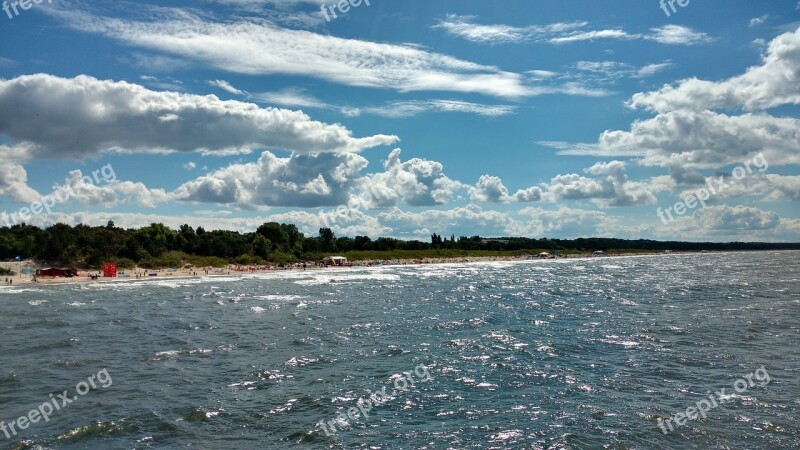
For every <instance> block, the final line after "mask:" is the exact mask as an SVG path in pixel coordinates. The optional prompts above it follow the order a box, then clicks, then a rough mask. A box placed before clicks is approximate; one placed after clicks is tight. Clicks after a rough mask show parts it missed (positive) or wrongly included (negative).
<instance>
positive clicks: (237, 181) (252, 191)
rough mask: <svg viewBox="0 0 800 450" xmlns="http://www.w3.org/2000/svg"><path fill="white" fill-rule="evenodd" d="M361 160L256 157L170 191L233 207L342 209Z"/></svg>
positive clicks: (180, 196)
mask: <svg viewBox="0 0 800 450" xmlns="http://www.w3.org/2000/svg"><path fill="white" fill-rule="evenodd" d="M367 164H368V163H367V160H366V159H365V158H363V157H362V156H360V155H357V154H353V153H318V154H292V155H291V156H289V157H287V158H279V157H277V156H275V155H274V154H272V153H270V152H264V153H262V155H261V157H260V158H259V159H258V161H257V162H254V163H245V164H232V165H230V166H228V167H225V168H222V169H219V170H216V171H214V172H211V173H209V174H207V175H204V176H201V177H199V178H196V179H194V180H191V181H188V182H186V183H184V184H183V185H181V186H179V187H178V188H177V189H176V190H175V192H174V193H173V195H174V197H175V198H176V199H177V200H181V201H185V202H196V203H217V204H222V205H235V206H238V207H240V208H244V209H262V208H263V207H267V206H291V207H303V208H310V207H320V206H338V205H345V204H347V203H348V201H349V200H350V192H351V190H352V189H353V188H354V187H355V186H356V183H357V180H358V178H357V176H358V174H359V173H360V172H361V170H362V169H364V168H365V167H367Z"/></svg>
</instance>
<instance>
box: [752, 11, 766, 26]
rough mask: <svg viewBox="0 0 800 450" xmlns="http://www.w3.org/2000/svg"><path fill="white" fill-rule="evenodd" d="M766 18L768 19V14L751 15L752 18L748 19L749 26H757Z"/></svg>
mask: <svg viewBox="0 0 800 450" xmlns="http://www.w3.org/2000/svg"><path fill="white" fill-rule="evenodd" d="M767 19H769V14H764V15H763V16H761V17H753V18H752V19H750V26H751V27H757V26H759V25H763V24H764V22H766V21H767Z"/></svg>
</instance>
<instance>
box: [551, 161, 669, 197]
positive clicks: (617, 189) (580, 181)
mask: <svg viewBox="0 0 800 450" xmlns="http://www.w3.org/2000/svg"><path fill="white" fill-rule="evenodd" d="M584 172H586V173H588V174H591V175H598V176H600V178H588V177H584V176H581V175H578V174H566V175H557V176H555V177H553V179H552V180H551V182H550V187H549V192H551V193H553V194H555V195H557V196H558V197H559V198H562V199H567V200H583V199H592V200H594V201H595V202H596V203H598V204H599V205H601V206H606V207H611V206H637V205H646V204H652V203H655V201H656V199H655V196H653V194H652V192H650V191H649V190H648V189H647V186H646V184H644V183H640V182H634V181H630V180H629V179H628V175H627V174H626V173H625V163H624V162H622V161H611V162H608V163H603V162H599V163H596V164H595V165H593V166H592V167H589V168H588V169H585V170H584Z"/></svg>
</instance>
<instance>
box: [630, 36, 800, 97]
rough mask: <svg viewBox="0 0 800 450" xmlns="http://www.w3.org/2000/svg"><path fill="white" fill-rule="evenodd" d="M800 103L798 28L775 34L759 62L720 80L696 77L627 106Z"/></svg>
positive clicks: (799, 39)
mask: <svg viewBox="0 0 800 450" xmlns="http://www.w3.org/2000/svg"><path fill="white" fill-rule="evenodd" d="M786 104H795V105H796V104H800V28H798V29H797V30H795V31H794V32H791V33H785V34H782V35H780V36H778V37H776V38H775V39H774V40H773V41H772V42H771V43H770V44H769V49H768V51H767V55H766V56H765V57H764V58H763V61H762V64H761V65H759V66H755V67H751V68H749V69H747V72H746V73H744V74H743V75H739V76H736V77H733V78H730V79H728V80H724V81H720V82H712V81H703V80H698V79H696V78H691V79H688V80H684V81H681V82H680V83H678V85H677V86H671V85H667V86H664V87H663V88H661V90H659V91H655V92H648V93H639V94H636V95H634V96H633V98H631V100H630V102H629V105H630V106H631V107H633V108H644V109H647V110H650V111H655V112H667V111H675V110H678V109H689V110H702V109H736V108H744V109H745V110H747V111H758V110H765V109H769V108H774V107H776V106H780V105H786Z"/></svg>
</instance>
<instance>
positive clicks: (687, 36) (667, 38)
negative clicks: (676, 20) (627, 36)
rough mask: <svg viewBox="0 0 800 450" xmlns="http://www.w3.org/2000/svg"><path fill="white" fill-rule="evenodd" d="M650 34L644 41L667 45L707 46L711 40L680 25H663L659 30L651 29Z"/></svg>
mask: <svg viewBox="0 0 800 450" xmlns="http://www.w3.org/2000/svg"><path fill="white" fill-rule="evenodd" d="M650 31H651V32H652V34H650V35H647V36H645V39H649V40H653V41H656V42H659V43H661V44H668V45H697V44H707V43H709V42H712V41H713V39H712V38H711V37H710V36H709V35H707V34H706V33H702V32H699V31H694V30H692V29H691V28H689V27H684V26H681V25H665V26H663V27H659V28H651V29H650Z"/></svg>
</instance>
